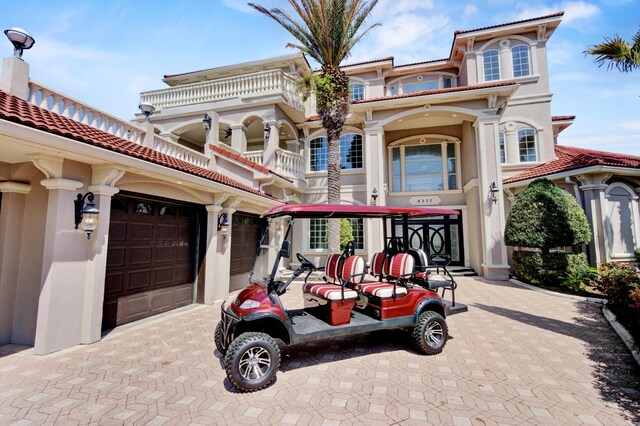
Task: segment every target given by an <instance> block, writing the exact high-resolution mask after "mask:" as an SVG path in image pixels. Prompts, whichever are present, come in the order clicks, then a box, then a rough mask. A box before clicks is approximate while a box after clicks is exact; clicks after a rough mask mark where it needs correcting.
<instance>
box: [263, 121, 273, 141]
mask: <svg viewBox="0 0 640 426" xmlns="http://www.w3.org/2000/svg"><path fill="white" fill-rule="evenodd" d="M270 135H271V126H270V125H269V124H265V125H264V143H265V145H266V144H267V142H268V141H269V136H270Z"/></svg>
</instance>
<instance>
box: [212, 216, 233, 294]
mask: <svg viewBox="0 0 640 426" xmlns="http://www.w3.org/2000/svg"><path fill="white" fill-rule="evenodd" d="M234 212H235V209H232V208H222V209H221V210H220V212H219V213H218V214H219V215H220V214H223V213H226V214H227V220H228V221H229V235H227V237H226V238H225V237H223V236H222V235H221V234H220V233H219V232H218V231H217V230H218V220H217V218H216V221H215V226H216V238H217V239H218V241H217V243H218V244H217V246H218V247H217V248H218V250H217V253H216V269H215V277H216V278H215V286H214V288H213V300H219V299H224V298H226V297H227V296H228V295H229V284H230V277H231V239H232V238H233V232H231V230H232V228H233V227H232V225H231V224H232V223H233V213H234Z"/></svg>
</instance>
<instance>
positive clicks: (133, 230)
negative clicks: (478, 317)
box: [0, 13, 640, 353]
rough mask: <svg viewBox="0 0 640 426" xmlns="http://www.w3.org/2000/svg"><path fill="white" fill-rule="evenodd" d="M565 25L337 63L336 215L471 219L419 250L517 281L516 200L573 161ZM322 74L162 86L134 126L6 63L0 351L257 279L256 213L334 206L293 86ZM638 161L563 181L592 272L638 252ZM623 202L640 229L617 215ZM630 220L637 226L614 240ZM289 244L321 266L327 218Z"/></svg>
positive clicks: (314, 136)
mask: <svg viewBox="0 0 640 426" xmlns="http://www.w3.org/2000/svg"><path fill="white" fill-rule="evenodd" d="M561 19H562V13H558V14H553V15H549V16H544V17H540V18H534V19H528V20H524V21H519V22H514V23H508V24H501V25H496V26H492V27H487V28H481V29H475V30H469V31H458V32H456V33H455V35H454V39H453V43H452V46H451V52H450V55H449V57H447V58H444V59H439V60H431V61H427V62H422V63H415V64H407V65H396V64H395V63H394V59H393V58H384V59H379V60H372V61H369V62H363V63H359V64H352V65H346V66H344V67H343V69H344V71H345V72H346V73H347V75H348V76H349V78H350V84H351V97H352V99H351V113H350V115H349V117H348V120H347V123H346V125H345V128H344V131H343V133H342V137H341V168H342V178H341V179H342V193H341V197H342V202H343V203H346V204H353V205H367V204H379V205H391V206H437V207H442V208H449V209H455V210H458V211H459V212H460V214H459V215H456V216H449V217H440V218H431V219H429V220H423V221H415V222H413V223H411V235H410V236H409V239H410V244H411V245H412V246H418V247H421V248H423V249H424V250H426V251H427V252H430V253H447V254H449V255H451V257H452V262H453V264H454V265H456V266H458V267H462V268H468V269H472V270H473V271H475V273H477V274H480V275H482V276H484V277H486V278H488V279H497V280H504V279H507V278H508V277H509V270H510V266H509V250H508V249H507V247H506V246H505V245H504V243H503V231H504V226H505V222H506V217H507V215H508V212H509V209H510V206H511V203H512V202H513V201H514V200H515V197H516V196H517V194H518V193H519V192H520V191H521V190H522V189H523V188H524V187H525V186H526V184H527V183H528V181H529V180H530V178H533V177H535V176H544V175H549V173H548V172H549V170H550V169H548V165H549V164H551V163H553V162H557V161H559V160H561V159H562V158H561V157H562V156H563V155H564V154H563V151H562V150H561V148H560V147H559V146H558V145H557V144H556V142H557V141H556V137H557V135H558V133H559V132H560V131H561V130H562V129H564V128H566V127H567V126H568V125H570V124H571V122H572V120H573V118H572V117H552V115H551V104H550V103H551V92H550V89H549V84H548V68H547V53H546V47H547V43H548V42H549V39H550V37H551V36H552V34H553V32H554V30H555V29H556V28H557V26H558V25H559V24H560V21H561ZM8 71H10V72H8ZM312 72H313V70H312V69H310V67H309V65H308V63H307V61H306V59H305V58H304V56H303V55H301V54H294V55H288V56H283V57H277V58H270V59H265V60H258V61H254V62H249V63H243V64H236V65H230V66H225V67H219V68H214V69H209V70H202V71H196V72H187V73H183V74H174V75H166V76H165V77H164V80H163V81H164V82H165V83H166V84H167V85H168V86H169V87H168V88H164V89H158V90H153V91H148V92H143V93H142V94H141V101H142V102H143V103H147V104H151V105H153V107H154V108H155V111H154V112H153V113H152V114H151V115H149V116H148V117H145V116H143V114H139V115H138V116H137V117H136V118H135V120H134V121H133V122H124V121H121V120H119V119H117V118H115V117H112V116H110V115H108V114H106V113H103V112H101V111H97V110H95V109H93V108H91V107H90V106H88V105H85V104H82V103H81V102H79V101H76V100H74V99H70V98H69V97H66V96H64V95H63V94H60V93H57V92H56V91H55V90H52V89H50V88H47V87H45V86H43V85H41V84H38V83H36V82H33V81H30V80H29V78H28V65H26V64H25V63H24V62H22V61H21V60H19V59H16V58H11V59H7V60H5V64H4V66H3V77H2V80H1V81H2V87H0V89H1V90H0V149H1V151H2V153H3V155H2V157H1V158H0V191H2V199H1V204H0V262H1V265H0V266H2V269H1V270H0V344H2V343H7V342H14V343H24V344H32V345H35V350H36V352H37V353H48V352H52V351H54V350H58V349H62V348H64V347H68V346H71V345H74V344H78V343H89V342H92V341H95V340H98V339H99V338H100V333H101V331H102V330H107V329H110V328H112V327H114V326H117V325H119V324H124V323H127V322H130V321H135V320H137V319H141V318H144V317H147V316H151V315H154V314H156V313H159V312H164V311H166V310H169V309H173V308H176V307H180V306H184V305H188V304H190V303H194V302H197V303H212V302H213V301H214V300H217V299H221V298H224V297H225V296H226V295H227V294H228V293H229V291H233V290H236V289H238V288H240V287H241V286H243V285H244V284H246V279H247V272H248V271H249V269H250V268H251V257H252V256H251V254H250V253H253V252H255V248H256V244H257V236H258V235H259V234H260V233H261V231H262V230H263V229H264V228H265V227H267V226H269V227H270V228H271V229H272V230H273V231H274V234H277V232H278V230H281V229H282V224H281V223H279V222H273V223H270V224H266V223H263V221H261V220H260V219H259V215H260V214H261V213H262V212H264V211H265V210H266V209H268V208H269V207H271V206H274V205H278V204H281V203H322V202H325V201H326V199H327V193H326V191H327V189H326V169H327V156H326V150H327V147H326V137H325V133H324V131H323V129H322V126H321V123H320V121H319V118H318V116H317V115H316V111H315V105H314V99H313V98H310V99H308V100H307V101H306V102H305V101H303V100H302V98H301V96H300V94H299V93H298V92H297V91H296V89H295V87H296V80H297V79H298V78H299V77H300V76H303V75H307V74H309V73H312ZM205 114H206V116H205ZM203 117H205V118H206V117H208V118H209V119H210V120H209V121H208V122H207V123H206V125H203ZM627 159H629V158H628V157H627ZM629 161H631V160H629ZM554 164H556V163H554ZM564 164H565V163H564V162H563V163H562V165H564ZM630 164H631V163H627V166H626V168H625V169H624V170H621V169H620V167H616V165H615V164H614V165H613V166H603V167H601V168H597V167H596V168H591V169H588V170H582V171H581V172H582V173H581V174H580V176H576V178H575V180H571V179H573V178H571V177H567V175H566V174H563V173H564V169H562V170H560V169H558V168H554V169H553V171H555V172H557V173H556V175H554V176H552V177H554V179H555V180H556V181H558V182H561V183H563V184H564V185H565V187H566V188H567V189H572V188H574V186H575V185H581V186H580V189H581V190H582V191H583V192H585V191H587V192H589V191H591V192H589V195H587V194H586V193H585V195H583V198H581V200H582V201H581V202H583V205H584V206H585V209H586V211H587V213H588V215H589V217H590V219H592V220H596V219H597V221H598V223H599V224H601V225H602V226H597V227H596V226H594V236H595V239H596V243H594V244H592V245H591V246H590V252H591V253H592V261H593V262H597V261H601V260H606V259H610V258H616V259H617V258H620V259H622V258H625V256H627V255H628V251H629V249H630V248H631V247H635V246H636V245H637V243H636V241H638V237H640V231H639V230H638V229H637V228H638V199H637V196H636V195H635V191H636V189H635V188H638V187H640V182H639V181H638V175H639V174H638V170H639V169H640V162H639V163H638V164H637V165H636V163H633V165H630ZM562 167H564V166H562ZM562 167H560V168H562ZM574 169H575V168H574ZM558 170H560V172H559V171H558ZM620 173H622V174H624V175H625V176H624V177H623V178H621V179H617V178H616V179H613V180H615V182H616V184H615V185H614V184H610V182H609V180H610V179H611V178H612V177H613V176H618V175H619V174H620ZM574 175H575V174H574ZM574 175H571V176H574ZM528 179H529V180H528ZM603 185H604V186H603ZM607 188H609V189H607ZM87 191H91V192H93V193H94V194H95V197H96V206H97V207H98V208H99V210H100V214H99V220H98V226H97V228H96V230H95V232H94V234H93V235H92V236H91V239H89V240H87V239H86V237H85V236H84V235H83V234H82V233H81V232H79V231H77V230H75V229H74V223H73V221H72V220H71V219H70V215H71V213H70V210H71V207H70V206H71V204H72V202H73V200H74V199H75V197H76V196H77V194H78V193H81V194H85V193H86V192H87ZM624 191H626V192H624ZM623 192H624V194H623ZM575 193H576V195H577V196H579V195H581V193H579V191H575ZM625 194H627V195H625ZM625 197H626V198H625ZM625 200H626V201H625ZM616 203H617V204H616ZM624 203H627V204H624ZM622 204H624V206H623V205H622ZM622 207H624V208H627V211H628V212H629V216H628V217H627V216H624V215H623V214H622V213H620V214H617V213H616V211H621V210H620V209H621V208H622ZM607 209H609V210H611V211H610V212H609V213H606V214H608V216H606V217H605V216H603V214H605V213H603V212H606V211H607ZM616 209H617V210H616ZM616 214H617V216H616ZM225 218H226V220H224V219H225ZM607 218H608V219H607ZM227 223H228V230H227V226H226V224H227ZM627 223H631V225H629V226H627V225H626V224H627ZM222 225H225V226H222ZM621 226H622V227H625V226H626V228H625V229H627V228H629V229H628V230H627V231H624V233H623V234H624V237H620V238H618V239H616V238H617V237H616V235H618V234H616V232H615V229H616V228H617V227H621ZM352 228H353V232H354V235H355V236H356V242H355V248H356V251H358V254H361V255H363V256H365V257H367V256H370V255H371V254H372V253H374V252H376V251H379V250H381V249H382V245H383V244H384V242H383V241H382V239H383V238H382V235H383V232H382V229H380V228H377V227H374V226H372V225H370V224H367V223H361V222H358V221H353V222H352ZM607 235H608V236H607ZM618 240H620V241H618ZM293 241H294V247H293V248H292V251H293V252H301V253H303V254H304V255H305V256H306V257H308V258H309V259H311V260H313V261H314V262H316V263H318V264H322V263H323V260H324V258H325V257H326V255H327V248H326V222H325V221H322V220H315V221H310V223H309V224H308V225H304V227H303V226H302V225H296V228H295V230H294V240H293ZM611 253H614V254H611ZM290 262H291V264H289V263H286V264H285V265H283V266H284V267H288V266H296V265H295V259H292V260H290Z"/></svg>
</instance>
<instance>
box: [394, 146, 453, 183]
mask: <svg viewBox="0 0 640 426" xmlns="http://www.w3.org/2000/svg"><path fill="white" fill-rule="evenodd" d="M390 149H391V156H390V157H391V174H392V184H391V185H392V191H393V192H428V191H446V190H451V189H458V169H459V167H458V166H459V165H458V159H457V156H456V144H455V143H452V142H448V143H447V142H440V143H431V144H422V143H420V144H417V145H401V146H395V147H392V148H390Z"/></svg>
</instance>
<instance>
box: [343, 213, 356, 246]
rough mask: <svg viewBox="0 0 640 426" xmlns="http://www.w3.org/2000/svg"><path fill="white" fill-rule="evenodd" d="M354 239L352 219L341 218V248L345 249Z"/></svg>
mask: <svg viewBox="0 0 640 426" xmlns="http://www.w3.org/2000/svg"><path fill="white" fill-rule="evenodd" d="M354 240H355V238H354V237H353V227H352V226H351V221H350V220H349V219H340V250H344V249H345V247H346V246H347V244H349V243H351V242H353V241H354Z"/></svg>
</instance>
